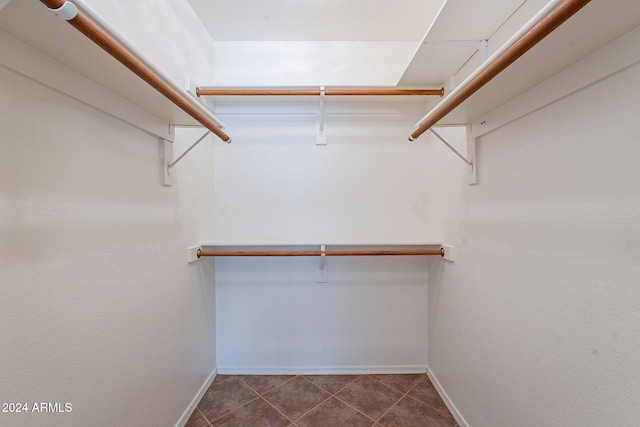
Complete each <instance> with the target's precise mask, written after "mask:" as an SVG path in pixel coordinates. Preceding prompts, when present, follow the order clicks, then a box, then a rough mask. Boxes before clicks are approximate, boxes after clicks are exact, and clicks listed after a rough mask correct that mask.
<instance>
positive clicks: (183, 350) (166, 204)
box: [0, 68, 216, 426]
mask: <svg viewBox="0 0 640 427" xmlns="http://www.w3.org/2000/svg"><path fill="white" fill-rule="evenodd" d="M0 127H1V128H2V129H3V137H2V141H1V143H0V146H1V147H2V151H3V154H2V156H1V157H2V158H1V160H0V164H1V167H0V242H1V244H0V319H1V321H0V342H2V345H1V346H0V360H1V363H0V402H16V403H28V404H29V409H32V407H31V405H33V404H36V403H38V404H39V403H41V402H45V403H47V402H51V403H58V402H59V403H62V404H63V405H64V404H65V403H70V404H71V405H72V407H71V408H72V411H71V412H67V413H33V412H31V411H30V413H26V414H25V413H22V414H7V413H0V425H7V426H9V425H11V426H32V425H48V426H81V425H93V426H113V425H138V426H142V425H157V426H160V425H175V424H176V423H177V422H178V420H179V419H180V417H181V416H182V415H183V412H184V411H185V410H186V408H187V407H188V406H189V404H190V403H191V401H192V399H193V398H194V397H195V396H196V394H197V393H198V390H199V389H200V387H202V385H203V384H204V383H205V381H206V379H207V378H208V377H209V375H210V374H211V373H212V372H213V371H214V369H215V364H216V361H215V328H214V324H213V322H214V313H213V310H214V297H213V287H212V281H213V269H212V264H206V263H200V264H196V265H187V263H186V255H185V248H186V246H187V245H188V244H193V243H194V242H196V241H198V240H199V239H200V238H201V236H200V235H199V233H200V232H201V231H200V229H199V227H198V225H197V224H196V223H194V222H193V221H191V222H189V224H188V225H185V223H184V222H183V221H184V220H192V219H194V218H197V217H198V215H200V213H198V212H193V209H194V208H196V207H197V208H203V206H202V205H201V204H200V203H199V202H198V201H197V200H193V199H190V198H189V195H187V194H182V193H180V192H179V191H178V189H177V187H173V188H166V187H162V186H161V185H160V182H161V175H160V173H161V172H160V171H161V169H160V165H161V147H160V144H159V142H158V140H157V139H155V138H153V137H151V136H149V135H148V134H146V133H144V132H142V131H140V130H138V129H136V128H134V127H131V126H129V125H125V124H123V123H122V122H120V121H118V120H116V119H114V118H112V117H110V116H107V115H106V114H103V113H100V112H98V111H96V110H95V109H93V108H91V107H88V106H87V105H85V104H81V103H79V102H77V101H75V100H72V99H70V98H68V97H66V96H64V95H62V94H60V93H59V92H56V91H54V90H51V89H49V88H46V87H44V86H42V85H40V84H37V83H34V82H33V81H31V80H29V79H26V78H24V77H22V76H20V75H18V74H16V73H14V72H11V71H8V70H7V69H5V68H0ZM189 142H190V141H189ZM202 149H203V150H206V149H207V148H206V147H203V148H202ZM177 150H179V148H177ZM210 154H212V153H210ZM186 162H188V160H185V163H186ZM194 173H199V172H194ZM202 177H205V178H206V173H204V175H202ZM208 178H209V179H208V181H207V182H208V183H209V184H204V185H203V186H202V187H201V188H202V191H205V192H206V191H207V188H209V187H211V188H212V179H213V177H212V176H211V175H210V176H209V177H208ZM184 179H186V180H187V181H188V178H187V177H185V178H184ZM189 200H191V201H189Z"/></svg>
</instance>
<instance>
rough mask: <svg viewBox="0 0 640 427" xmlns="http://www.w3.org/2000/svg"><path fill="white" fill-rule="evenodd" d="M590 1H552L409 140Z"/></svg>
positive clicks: (449, 95) (481, 66) (445, 100)
mask: <svg viewBox="0 0 640 427" xmlns="http://www.w3.org/2000/svg"><path fill="white" fill-rule="evenodd" d="M589 2H590V0H552V1H550V2H549V3H548V4H547V5H546V6H545V7H544V8H543V9H542V10H540V12H538V13H537V14H536V15H535V16H534V17H533V18H532V19H531V20H529V21H528V22H527V23H526V24H525V25H524V26H523V27H522V28H521V29H520V30H519V31H518V32H517V33H516V34H514V36H513V37H511V38H510V39H509V40H508V41H507V42H506V43H505V44H503V45H502V46H501V47H500V49H498V50H497V51H496V52H495V53H494V54H493V55H491V57H489V58H488V59H487V60H486V61H485V62H484V63H482V65H480V67H478V69H477V70H476V71H474V72H473V73H472V74H471V75H470V76H469V77H467V78H466V79H465V80H464V81H463V82H462V83H460V85H459V86H457V87H456V88H455V89H454V90H453V91H451V93H449V94H448V95H447V96H445V97H444V98H443V99H442V101H440V103H438V105H436V106H435V107H434V108H433V110H431V112H429V113H428V114H427V115H426V116H424V117H423V118H422V120H421V121H420V122H418V125H417V126H418V128H417V129H416V130H415V131H414V132H413V133H412V134H411V135H410V136H409V141H414V140H416V139H417V138H418V137H420V135H422V134H423V133H424V132H426V131H427V130H429V128H431V127H432V126H433V125H434V124H436V123H437V122H438V121H439V120H440V119H442V118H443V117H444V116H446V115H447V114H449V113H450V112H451V111H453V109H454V108H456V107H457V106H458V105H460V104H462V102H464V101H465V100H466V99H467V98H469V97H470V96H471V95H473V94H474V93H475V92H477V91H478V90H479V89H480V88H481V87H483V86H484V85H485V84H487V83H488V82H489V81H490V80H491V79H493V78H494V77H495V76H497V75H498V74H499V73H500V72H502V71H503V70H504V69H505V68H507V67H508V66H509V65H511V64H512V63H513V62H515V61H516V60H517V59H518V58H520V57H521V56H522V55H524V54H525V53H526V52H527V51H528V50H529V49H531V48H532V47H533V46H535V45H536V44H537V43H538V42H540V41H541V40H542V39H544V38H545V37H546V36H547V35H549V34H550V33H551V32H552V31H553V30H555V29H556V28H558V27H559V26H560V25H562V23H564V22H565V21H566V20H567V19H569V18H570V17H571V16H573V15H574V14H575V13H576V12H578V11H579V10H580V9H582V8H583V7H584V6H585V5H586V4H587V3H589Z"/></svg>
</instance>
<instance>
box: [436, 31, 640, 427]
mask: <svg viewBox="0 0 640 427" xmlns="http://www.w3.org/2000/svg"><path fill="white" fill-rule="evenodd" d="M635 37H636V41H635V42H634V43H631V44H630V46H637V43H638V41H637V38H638V32H637V31H636V35H635ZM628 54H629V51H628V50H627V51H622V52H621V53H620V54H619V56H622V57H624V56H626V55H628ZM613 59H615V58H613ZM608 63H611V62H608ZM592 66H593V64H592ZM590 71H591V69H586V68H585V67H582V68H576V69H575V70H573V71H572V72H574V73H575V74H574V75H575V76H576V77H578V76H580V75H583V74H585V73H588V72H590ZM538 90H539V91H542V92H544V91H545V90H549V88H548V87H546V86H542V87H540V88H539V89H538ZM637 93H640V66H638V65H637V62H636V65H634V66H632V67H629V68H626V69H623V70H621V71H619V72H617V73H614V74H613V75H611V76H609V77H607V78H604V79H602V80H599V81H596V82H595V83H594V84H593V85H591V86H588V87H586V88H584V89H582V90H580V91H578V92H576V93H574V94H571V95H569V96H566V97H564V98H562V99H559V100H557V101H556V102H554V103H552V104H550V105H547V106H545V107H543V108H540V109H538V110H535V111H533V112H531V113H530V114H528V115H526V116H525V117H522V118H521V119H519V120H517V121H514V122H511V123H509V124H507V125H506V126H503V127H501V128H499V129H496V130H494V131H493V132H491V133H488V134H486V135H484V136H482V137H481V138H479V140H478V151H477V156H478V165H479V180H480V185H478V186H473V187H469V186H467V185H465V183H464V164H462V163H461V162H460V161H459V160H458V159H456V158H454V157H453V156H451V155H450V153H448V152H447V151H446V149H445V148H443V147H442V146H441V145H439V144H431V145H429V155H428V158H429V159H430V160H429V167H428V173H429V177H428V179H429V182H430V186H429V199H428V202H429V208H430V217H431V218H433V219H434V220H435V221H436V222H435V223H434V226H436V227H438V228H439V229H441V231H442V233H443V237H444V239H445V241H447V242H449V243H452V244H454V245H455V246H456V261H455V263H453V264H451V263H436V262H432V263H431V265H430V269H429V368H430V370H431V372H432V374H433V377H434V379H435V380H436V381H437V382H439V384H440V386H441V387H442V389H443V390H444V392H445V393H446V395H447V396H448V398H450V400H451V402H453V404H454V405H455V408H454V409H457V411H459V415H462V417H463V418H464V419H462V418H461V419H460V421H461V422H463V421H465V420H466V423H467V424H468V425H470V426H474V427H480V426H513V425H518V426H541V425H548V426H551V425H557V426H560V425H562V426H602V425H616V426H632V425H637V424H638V419H639V418H640V405H638V402H640V391H639V390H640V389H639V388H638V384H640V365H639V364H638V361H639V360H640V359H639V358H638V355H639V354H640V329H639V328H638V325H640V311H639V310H638V305H639V304H640V288H638V286H637V285H638V277H640V264H639V263H638V258H640V216H639V215H638V212H639V209H640V187H639V184H638V182H639V177H640V176H639V174H638V168H637V165H638V163H639V161H640V146H639V145H638V143H637V142H638V138H639V136H640V124H639V122H638V117H640V107H639V104H638V101H637V95H636V94H637ZM532 99H535V93H531V94H527V95H525V98H524V100H523V102H526V101H527V100H532ZM463 424H464V422H463Z"/></svg>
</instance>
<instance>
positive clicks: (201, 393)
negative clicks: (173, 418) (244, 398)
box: [176, 369, 218, 427]
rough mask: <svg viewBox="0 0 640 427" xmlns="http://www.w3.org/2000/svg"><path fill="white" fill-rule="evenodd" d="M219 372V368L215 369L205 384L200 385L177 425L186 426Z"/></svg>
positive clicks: (177, 426)
mask: <svg viewBox="0 0 640 427" xmlns="http://www.w3.org/2000/svg"><path fill="white" fill-rule="evenodd" d="M217 374H218V370H217V369H214V370H213V372H212V373H211V375H209V377H208V378H207V380H206V381H205V382H204V384H202V387H200V390H199V391H198V394H196V395H195V397H194V398H193V400H192V401H191V403H190V404H189V406H188V407H187V409H185V411H184V413H183V414H182V416H181V417H180V419H179V420H178V422H177V424H176V427H184V425H185V424H186V423H187V421H189V417H190V416H191V414H192V413H193V411H194V410H195V409H196V406H198V403H200V399H202V396H204V394H205V393H206V392H207V390H208V389H209V387H211V383H212V382H213V380H215V379H216V375H217Z"/></svg>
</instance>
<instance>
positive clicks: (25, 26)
mask: <svg viewBox="0 0 640 427" xmlns="http://www.w3.org/2000/svg"><path fill="white" fill-rule="evenodd" d="M0 30H1V31H4V32H6V33H8V34H9V35H11V36H13V37H15V38H16V39H18V40H20V41H22V42H23V43H26V44H27V45H29V46H31V47H33V48H34V49H36V50H38V51H40V52H42V53H44V54H45V55H47V56H48V57H50V58H52V59H54V60H56V61H57V62H59V63H61V64H62V65H64V66H65V67H67V68H69V69H71V70H73V71H75V72H77V73H79V74H81V75H82V76H84V77H86V78H88V79H89V80H92V81H94V82H95V83H97V84H99V85H100V86H102V87H104V88H106V89H108V90H109V91H111V92H113V93H115V94H116V95H118V96H120V97H121V98H124V99H125V100H127V101H129V102H130V103H131V104H133V105H136V106H137V107H140V108H141V109H142V110H144V111H147V112H149V113H151V114H152V115H154V116H156V117H158V118H160V119H162V120H163V121H165V122H166V123H171V124H176V125H189V126H192V125H199V123H198V122H197V121H196V120H195V119H193V118H192V117H191V116H189V115H188V114H187V113H185V112H184V111H183V110H181V109H180V108H179V107H177V106H176V105H175V104H174V103H172V102H171V101H169V100H168V99H166V98H165V97H164V96H162V95H161V94H160V93H159V92H157V91H156V90H155V89H153V88H152V87H150V86H149V85H148V84H147V83H145V82H144V81H143V80H141V79H140V78H139V77H138V76H136V75H135V74H133V73H132V72H131V71H129V70H128V69H127V68H126V67H124V66H123V65H122V64H120V63H119V62H118V61H117V60H115V59H114V58H112V57H111V56H110V55H109V54H107V53H106V52H104V51H103V50H102V49H101V48H99V47H98V46H96V45H95V44H94V43H93V42H92V41H91V40H89V39H87V38H86V37H85V36H84V35H83V34H81V33H80V32H79V31H77V30H76V29H75V28H73V27H72V26H71V25H69V24H67V23H66V22H65V21H64V20H62V19H61V18H59V17H57V16H56V15H55V14H53V13H51V12H50V11H49V10H48V9H47V8H46V7H45V6H44V5H43V4H42V3H40V2H39V1H35V0H27V1H12V2H10V3H9V4H8V5H7V6H5V7H4V8H3V9H2V10H1V11H0Z"/></svg>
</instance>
